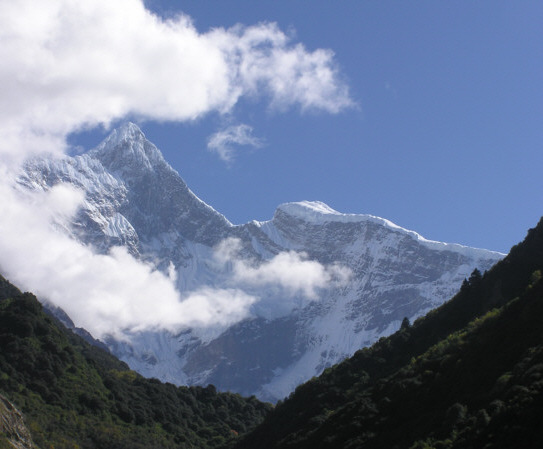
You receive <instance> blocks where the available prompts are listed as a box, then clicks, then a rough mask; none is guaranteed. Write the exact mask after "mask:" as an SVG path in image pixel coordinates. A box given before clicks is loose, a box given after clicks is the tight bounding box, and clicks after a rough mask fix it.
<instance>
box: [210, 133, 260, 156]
mask: <svg viewBox="0 0 543 449" xmlns="http://www.w3.org/2000/svg"><path fill="white" fill-rule="evenodd" d="M263 144H264V142H263V141H262V139H259V138H258V137H255V136H253V128H252V127H251V126H249V125H245V124H241V125H232V126H229V127H227V128H225V129H222V130H220V131H217V132H216V133H215V134H213V135H211V136H210V137H209V139H208V140H207V148H208V149H209V150H210V151H213V152H215V153H217V154H218V155H219V157H220V158H221V159H222V160H223V161H226V162H230V161H231V160H232V159H233V157H234V154H235V152H236V147H238V146H250V147H253V148H260V147H261V146H262V145H263Z"/></svg>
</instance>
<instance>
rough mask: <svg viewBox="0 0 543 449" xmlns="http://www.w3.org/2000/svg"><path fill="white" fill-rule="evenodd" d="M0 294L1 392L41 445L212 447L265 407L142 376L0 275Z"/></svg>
mask: <svg viewBox="0 0 543 449" xmlns="http://www.w3.org/2000/svg"><path fill="white" fill-rule="evenodd" d="M0 300H1V301H0V392H1V393H2V394H4V395H5V396H6V397H7V398H9V399H10V400H11V401H12V402H13V403H14V404H15V405H16V406H17V408H19V410H21V411H22V412H23V413H24V415H25V420H26V423H27V425H28V427H29V428H30V431H31V433H32V436H33V438H34V442H35V443H36V445H37V446H39V447H40V448H41V449H45V448H48V449H49V448H54V449H64V448H66V449H67V448H70V449H76V448H82V449H83V448H89V449H90V448H93V449H94V448H96V449H98V448H100V449H102V448H103V449H106V448H111V449H122V448H130V449H137V448H142V449H143V448H145V449H149V448H157V449H158V448H161V449H167V448H214V447H219V446H222V445H224V444H225V443H226V442H228V441H229V440H231V439H234V438H237V435H238V434H242V433H244V432H246V431H247V430H248V429H250V428H252V427H254V426H255V425H256V424H258V423H259V422H260V421H262V418H263V417H264V416H265V415H266V414H267V413H268V412H269V410H270V408H271V406H270V405H266V404H263V403H261V402H259V401H257V400H256V399H255V398H250V399H245V398H242V397H241V396H239V395H237V394H226V393H217V392H216V391H215V388H214V387H213V386H209V387H207V388H202V387H191V388H187V387H176V386H174V385H171V384H163V383H161V382H159V381H158V380H156V379H144V378H143V377H141V376H140V375H138V374H136V373H135V372H133V371H130V370H129V369H128V367H127V366H126V365H125V364H124V363H122V362H120V361H118V360H117V359H116V358H114V357H113V356H111V355H110V354H108V353H107V352H105V351H103V350H101V349H99V348H96V347H93V346H90V345H89V344H88V343H86V342H85V341H83V340H82V339H81V338H80V337H78V336H76V335H74V334H73V333H71V332H70V331H68V330H67V329H65V328H64V327H63V326H62V325H60V324H58V323H57V322H56V320H55V319H53V318H51V317H49V316H48V315H46V314H45V313H44V312H43V311H42V306H41V305H40V303H39V302H38V301H37V300H36V298H35V297H34V296H33V295H32V294H30V293H21V292H20V291H19V290H18V289H16V288H15V287H14V286H12V285H11V284H9V282H7V281H6V280H5V279H4V278H3V277H1V276H0ZM0 437H1V435H0Z"/></svg>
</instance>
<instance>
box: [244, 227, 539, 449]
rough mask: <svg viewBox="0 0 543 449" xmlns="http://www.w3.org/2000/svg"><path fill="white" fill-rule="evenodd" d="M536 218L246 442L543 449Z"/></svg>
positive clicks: (306, 389) (297, 395) (296, 396)
mask: <svg viewBox="0 0 543 449" xmlns="http://www.w3.org/2000/svg"><path fill="white" fill-rule="evenodd" d="M542 269H543V221H541V222H540V223H539V224H538V226H537V227H536V228H535V229H532V230H530V231H529V233H528V235H527V237H526V239H525V241H524V242H523V243H521V244H519V245H517V246H515V247H514V248H512V250H511V252H510V254H509V256H507V257H506V258H505V259H504V260H503V261H502V262H500V263H498V264H497V265H496V266H495V267H494V268H493V269H491V270H490V271H489V272H487V273H485V274H484V275H481V273H479V272H478V271H474V273H473V274H472V276H471V277H470V279H469V280H466V281H465V282H464V284H463V285H462V288H461V291H460V292H459V293H458V294H457V295H456V296H455V297H454V298H453V299H452V300H450V301H449V302H447V303H445V304H444V305H443V306H441V307H440V308H438V309H436V310H434V311H432V312H431V313H429V314H428V315H427V316H426V317H424V318H421V319H419V320H417V321H416V322H415V323H413V325H411V324H409V323H408V322H407V321H406V322H404V325H403V326H402V329H400V330H399V331H398V332H396V333H395V334H393V335H392V336H390V337H389V338H382V339H381V340H380V341H379V342H377V343H376V344H375V345H373V346H372V347H371V348H367V349H363V350H361V351H358V352H357V353H356V354H355V355H354V357H352V358H350V359H348V360H346V361H344V362H343V363H341V364H339V365H337V366H335V367H332V368H329V369H327V370H326V371H325V372H324V373H323V375H321V376H320V377H318V378H314V379H312V380H311V381H310V382H308V383H306V384H304V385H301V386H300V387H298V388H297V389H296V391H295V392H294V393H293V394H292V395H291V396H290V398H289V399H287V400H286V401H285V402H284V403H281V404H278V406H277V407H276V408H275V410H274V411H273V412H272V413H271V414H270V416H269V417H268V418H267V419H266V420H265V421H264V423H263V424H262V425H261V426H259V427H258V428H257V429H256V430H255V431H254V432H253V433H251V434H249V435H248V436H247V437H246V438H245V439H243V440H241V441H240V442H238V443H237V445H236V446H235V447H236V448H237V449H244V448H247V449H248V448H255V447H258V448H300V449H302V448H330V449H332V448H358V447H363V448H468V447H469V448H472V447H477V448H513V447H523V448H526V447H528V448H530V447H534V448H535V447H543V433H542V432H541V428H542V425H543V282H542V279H541V272H542Z"/></svg>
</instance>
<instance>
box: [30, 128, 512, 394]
mask: <svg viewBox="0 0 543 449" xmlns="http://www.w3.org/2000/svg"><path fill="white" fill-rule="evenodd" d="M61 182H63V183H66V182H67V183H71V184H73V185H74V186H76V187H78V188H80V189H82V190H84V191H85V193H86V200H85V204H84V207H83V208H82V209H81V210H80V212H79V213H78V215H77V217H76V219H75V220H74V222H73V223H72V225H71V228H70V229H69V230H68V231H67V232H70V233H71V235H72V236H73V237H74V238H76V239H79V240H80V241H82V242H84V243H86V244H90V245H92V246H94V248H96V251H99V252H107V251H108V250H109V249H110V248H112V247H113V246H116V245H123V246H125V247H127V248H128V250H129V251H130V252H131V253H132V254H133V255H134V256H136V257H138V258H141V259H143V260H145V261H147V262H149V263H152V264H153V265H155V266H156V267H157V268H158V269H160V270H162V271H164V272H168V270H170V271H171V270H172V267H173V268H175V271H176V273H175V274H176V276H177V286H178V289H179V290H180V291H189V290H193V289H197V288H201V287H203V286H210V287H221V286H225V285H226V286H228V285H231V283H232V279H233V275H232V273H234V271H235V264H232V263H228V264H222V265H221V264H217V257H216V254H217V248H218V247H220V246H221V243H222V244H224V242H235V243H236V248H237V250H236V253H235V257H236V260H237V261H238V262H239V263H241V264H242V265H241V266H242V267H245V268H246V269H247V270H250V269H251V268H252V267H258V266H260V265H261V264H263V263H266V261H271V260H275V261H278V260H279V259H277V257H278V256H279V255H285V254H287V255H290V256H291V257H293V256H292V255H293V254H303V256H300V257H302V258H303V260H305V261H308V260H310V261H315V262H318V263H319V264H321V265H322V266H324V267H335V268H336V269H337V270H336V271H334V273H336V274H338V276H339V277H340V278H342V279H339V280H338V279H335V280H334V279H330V282H328V283H327V285H325V286H321V287H320V288H318V289H317V290H315V291H314V292H313V293H315V294H316V295H317V296H318V297H317V298H313V299H312V300H307V298H306V296H308V295H303V294H301V293H300V291H297V292H293V293H292V292H291V293H289V292H288V291H286V290H285V289H280V288H274V286H273V285H270V284H269V283H268V284H266V285H264V284H262V283H261V284H259V283H252V284H250V283H246V284H245V285H244V286H243V288H244V289H247V290H248V291H249V293H250V294H252V295H254V296H257V297H258V298H260V301H258V303H256V304H255V305H254V307H253V308H252V316H251V318H249V319H246V320H244V321H242V322H239V323H237V324H235V325H232V326H230V327H223V328H215V329H211V330H209V329H208V330H206V331H204V330H202V329H186V330H184V331H182V332H180V333H177V334H172V333H169V332H166V331H156V332H151V331H147V332H142V333H138V334H135V335H133V336H132V338H131V340H130V342H126V341H115V340H113V339H109V340H108V341H107V344H108V345H109V347H110V349H111V350H112V352H113V353H114V354H116V355H117V356H119V357H120V358H121V359H122V360H124V361H126V362H127V363H128V364H129V365H130V366H131V367H132V368H133V369H135V370H137V371H139V372H141V373H142V374H144V375H146V376H152V377H157V378H160V379H162V380H165V381H169V382H173V383H177V384H204V385H207V384H208V383H212V384H214V385H216V386H217V387H218V388H219V389H221V390H231V391H237V392H240V393H242V394H244V395H251V394H255V395H257V396H258V397H260V398H262V399H267V400H277V399H280V398H282V397H284V396H286V395H288V393H289V392H291V391H292V390H293V389H294V388H295V387H296V386H297V385H298V384H300V383H301V382H303V381H305V380H307V379H309V378H311V377H312V376H315V375H317V374H319V373H320V372H321V371H322V370H323V369H324V368H326V367H327V366H330V365H331V364H334V363H336V362H338V361H339V360H341V359H343V358H345V357H347V356H349V355H351V354H353V353H354V352H355V351H356V350H357V349H359V348H361V347H363V346H366V345H369V344H371V343H372V342H374V341H375V340H377V339H378V338H380V337H381V336H383V335H387V334H390V333H391V332H393V331H395V330H396V329H397V328H398V327H399V326H400V323H401V320H402V319H403V318H404V317H408V318H409V319H411V320H413V319H415V318H416V317H418V316H421V315H423V314H424V313H426V312H427V311H428V310H430V309H432V308H434V307H435V306H437V305H439V304H440V303H442V302H443V301H445V300H447V299H448V298H450V297H451V296H452V295H453V294H454V293H455V291H456V290H457V289H458V287H459V286H460V284H461V282H462V280H463V279H464V278H466V277H469V275H470V273H471V272H472V270H473V269H474V268H475V267H477V268H479V269H480V270H485V269H488V268H489V267H490V266H491V265H493V264H494V263H495V262H496V261H497V260H499V259H500V258H501V257H502V256H503V255H502V254H499V253H495V252H491V251H487V250H481V249H473V248H468V247H464V246H461V245H456V244H446V243H440V242H434V241H428V240H426V239H424V238H422V237H421V236H420V235H418V234H417V233H415V232H412V231H408V230H405V229H403V228H401V227H399V226H396V225H394V224H393V223H391V222H389V221H387V220H385V219H382V218H378V217H374V216H371V215H357V214H342V213H339V212H336V211H334V210H332V209H331V208H329V207H328V206H327V205H325V204H323V203H320V202H307V201H304V202H297V203H288V204H283V205H280V206H279V207H278V208H277V210H276V211H275V214H274V216H273V218H272V219H271V220H269V221H266V222H256V221H253V222H250V223H247V224H243V225H233V224H231V223H230V222H229V221H228V220H227V219H226V218H225V217H224V216H222V215H221V214H220V213H218V212H217V211H215V210H214V209H213V208H212V207H210V206H208V205H207V204H205V203H204V202H202V201H201V200H200V199H198V198H197V197H196V196H195V195H194V193H193V192H191V190H190V189H189V188H188V187H187V185H186V184H185V182H184V181H183V180H182V179H181V177H180V176H179V174H178V173H177V172H176V171H175V170H174V169H172V168H171V167H170V166H169V165H168V163H167V162H166V161H165V160H164V158H163V156H162V154H161V153H160V151H159V150H158V149H157V148H156V147H155V146H154V145H153V144H152V143H150V142H149V141H147V140H146V138H145V136H144V135H143V133H142V132H141V130H140V129H139V128H138V127H137V126H136V125H134V124H131V123H129V124H126V125H123V126H122V127H120V128H119V129H117V130H115V131H113V132H112V133H111V135H110V136H109V137H108V138H107V139H106V140H105V141H104V142H102V143H101V144H100V145H99V146H98V147H97V148H95V149H93V150H91V151H89V152H88V153H86V154H83V155H81V156H75V157H69V156H66V157H64V158H62V159H54V160H53V159H46V158H41V159H33V160H31V161H29V162H28V163H27V164H26V168H25V171H24V173H23V174H22V176H21V177H20V185H21V186H23V187H25V188H28V189H32V190H47V189H49V188H51V187H52V186H54V185H55V184H58V183H61ZM332 271H333V270H332ZM347 272H348V273H350V275H349V276H348V278H347V277H345V276H343V275H345V273H347ZM342 276H343V277H342ZM332 277H333V276H332Z"/></svg>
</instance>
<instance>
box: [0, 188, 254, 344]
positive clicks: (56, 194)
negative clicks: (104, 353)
mask: <svg viewBox="0 0 543 449" xmlns="http://www.w3.org/2000/svg"><path fill="white" fill-rule="evenodd" d="M0 195H1V196H2V198H3V201H2V202H0V216H1V217H2V220H0V235H1V236H9V238H0V254H1V255H2V258H1V267H0V268H1V270H2V273H3V274H4V275H5V276H7V277H8V278H9V279H10V280H11V281H13V282H15V283H21V285H25V286H28V285H30V286H32V289H33V291H34V292H35V293H36V294H38V295H40V296H41V297H42V298H46V299H48V300H49V301H51V302H52V303H53V304H55V305H57V306H59V307H61V308H63V309H64V310H65V311H66V312H67V313H68V315H70V317H71V318H72V319H73V320H74V321H75V322H76V323H77V325H79V326H83V327H85V328H86V329H88V330H89V331H90V332H91V333H93V335H95V336H103V335H104V334H114V335H115V336H117V337H119V338H123V336H124V333H125V332H126V333H130V332H138V331H144V330H153V329H157V328H161V329H166V330H170V331H176V330H179V329H180V328H184V327H205V326H209V325H228V324H232V323H234V322H237V321H239V320H241V319H243V318H245V317H247V316H248V314H249V307H250V306H251V305H252V304H253V303H254V302H255V301H256V298H255V297H254V296H251V295H249V294H247V293H244V292H243V291H241V290H239V289H234V288H217V289H211V288H201V289H198V290H195V291H192V292H186V293H185V294H180V293H179V292H178V291H177V290H176V288H175V284H174V282H172V281H173V279H172V277H174V275H173V269H170V270H169V271H170V273H169V274H170V277H169V276H166V275H164V274H163V273H161V272H159V271H157V270H155V269H154V268H153V267H152V266H150V265H147V264H145V263H142V262H140V261H138V260H136V259H134V257H132V256H131V255H130V254H129V253H128V252H127V251H126V250H125V249H124V248H113V249H112V251H111V252H110V253H109V254H105V255H104V254H96V253H95V252H94V251H93V250H92V248H89V247H87V246H84V245H81V244H79V243H78V242H76V241H75V240H73V239H71V238H69V237H68V236H67V235H66V234H65V233H64V232H55V231H54V226H52V225H54V224H58V223H57V222H58V220H59V217H64V218H65V219H66V220H69V218H70V214H71V213H73V211H75V210H76V207H77V205H78V203H79V202H80V201H81V200H82V198H83V197H82V194H81V192H79V191H77V190H75V189H74V188H73V187H71V186H65V185H58V186H56V187H54V188H53V189H51V190H50V191H49V192H38V193H31V194H29V193H26V194H25V195H26V196H25V197H22V196H21V195H23V194H21V192H17V191H15V190H14V189H12V188H10V187H9V186H6V185H5V184H4V183H3V184H0ZM29 205H31V206H32V207H28V206H29ZM59 213H60V215H59Z"/></svg>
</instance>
